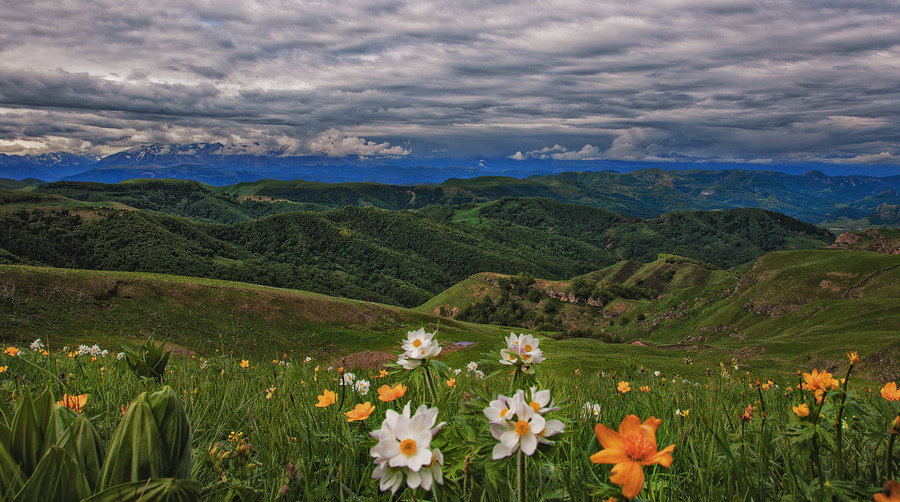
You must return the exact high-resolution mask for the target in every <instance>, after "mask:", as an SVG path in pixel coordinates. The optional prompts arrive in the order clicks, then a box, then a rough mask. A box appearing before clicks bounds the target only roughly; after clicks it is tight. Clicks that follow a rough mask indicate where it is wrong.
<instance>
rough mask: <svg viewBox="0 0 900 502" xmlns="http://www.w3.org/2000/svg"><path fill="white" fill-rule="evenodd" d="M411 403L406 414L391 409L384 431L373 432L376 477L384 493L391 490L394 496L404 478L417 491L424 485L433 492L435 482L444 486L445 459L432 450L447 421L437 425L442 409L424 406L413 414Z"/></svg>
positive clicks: (386, 417)
mask: <svg viewBox="0 0 900 502" xmlns="http://www.w3.org/2000/svg"><path fill="white" fill-rule="evenodd" d="M410 404H411V403H409V402H407V403H406V406H405V407H404V408H403V413H402V414H400V413H397V412H396V411H394V410H387V412H386V416H385V419H384V421H383V422H382V423H381V428H380V429H378V430H377V431H373V432H371V433H370V434H371V435H372V437H374V438H375V439H376V440H377V441H378V444H377V445H375V446H374V447H372V449H371V450H369V454H370V455H371V456H372V457H373V458H374V459H375V471H374V472H372V478H373V479H378V480H380V481H379V482H378V487H379V489H381V491H387V490H390V491H391V493H392V494H395V493H397V490H398V489H399V488H400V486H402V485H403V478H404V477H405V478H406V485H407V486H409V487H410V488H411V489H413V490H415V489H416V488H418V487H420V486H421V487H422V488H423V489H425V490H426V491H427V490H431V487H432V486H433V485H434V483H435V482H437V483H438V484H440V485H442V484H444V478H443V475H442V474H441V466H442V465H443V464H444V456H443V455H442V454H441V451H440V450H438V449H437V448H433V449H432V448H431V440H432V438H433V437H434V435H435V434H437V432H438V431H439V430H440V429H441V427H443V426H444V422H441V423H440V424H437V425H435V423H436V422H437V415H438V409H437V408H428V407H427V406H426V405H424V404H423V405H422V406H419V409H417V410H416V413H415V414H414V415H410Z"/></svg>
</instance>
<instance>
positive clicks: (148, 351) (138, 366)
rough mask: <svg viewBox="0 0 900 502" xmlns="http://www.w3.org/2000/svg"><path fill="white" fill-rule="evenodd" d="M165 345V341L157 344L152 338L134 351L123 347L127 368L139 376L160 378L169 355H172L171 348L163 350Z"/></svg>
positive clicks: (163, 373)
mask: <svg viewBox="0 0 900 502" xmlns="http://www.w3.org/2000/svg"><path fill="white" fill-rule="evenodd" d="M165 345H166V342H159V344H158V345H157V344H154V343H153V340H147V341H146V342H144V344H143V345H141V346H139V347H137V348H136V349H135V350H134V351H132V350H129V349H128V348H127V347H123V348H122V351H123V352H125V358H126V361H127V362H128V368H129V369H130V370H131V371H132V373H134V374H135V375H137V376H139V377H144V378H155V379H156V380H162V378H163V376H164V375H165V373H166V365H167V364H169V356H171V355H172V351H171V350H167V351H165V352H163V348H164V347H165Z"/></svg>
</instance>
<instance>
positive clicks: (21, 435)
mask: <svg viewBox="0 0 900 502" xmlns="http://www.w3.org/2000/svg"><path fill="white" fill-rule="evenodd" d="M22 395H23V397H22V402H21V403H19V408H18V409H17V410H16V413H15V415H13V420H12V424H11V426H10V433H11V436H10V441H9V454H10V456H12V458H13V460H15V462H16V463H17V464H18V465H20V466H21V467H22V471H23V472H24V473H25V475H26V476H31V474H32V473H33V472H34V469H35V468H36V467H37V464H38V461H39V460H40V452H41V448H42V447H43V444H44V437H43V436H44V434H43V428H42V427H41V424H40V423H39V422H38V417H37V413H36V412H35V407H34V402H33V401H32V399H31V392H29V390H28V389H25V390H24V391H23V392H22Z"/></svg>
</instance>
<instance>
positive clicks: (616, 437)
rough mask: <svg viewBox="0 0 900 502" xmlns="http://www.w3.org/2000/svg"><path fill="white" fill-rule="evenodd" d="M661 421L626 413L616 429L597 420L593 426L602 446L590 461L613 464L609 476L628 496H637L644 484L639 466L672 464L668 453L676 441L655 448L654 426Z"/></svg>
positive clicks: (667, 465)
mask: <svg viewBox="0 0 900 502" xmlns="http://www.w3.org/2000/svg"><path fill="white" fill-rule="evenodd" d="M661 423H662V420H660V419H658V418H656V417H650V418H648V419H647V420H645V421H644V423H643V424H642V423H641V419H639V418H638V417H637V416H635V415H628V416H626V417H625V418H624V419H622V423H620V424H619V432H616V431H614V430H612V429H610V428H609V427H607V426H605V425H603V424H597V426H596V427H595V428H594V433H595V434H596V435H597V439H598V440H599V441H600V444H601V445H603V450H600V451H599V452H597V453H595V454H593V455H591V462H593V463H595V464H615V465H614V466H613V468H612V472H611V473H610V477H609V480H610V481H611V482H613V483H615V484H617V485H621V486H622V494H623V495H625V497H627V498H629V499H631V498H634V497H636V496H637V494H638V493H640V491H641V488H643V486H644V469H643V468H642V466H645V465H653V464H660V465H662V466H663V467H669V466H670V465H672V455H671V453H672V452H673V451H675V445H674V444H671V445H669V446H667V447H665V449H663V450H661V451H657V449H656V429H657V428H658V427H659V424H661Z"/></svg>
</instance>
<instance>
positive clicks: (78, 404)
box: [56, 394, 88, 413]
mask: <svg viewBox="0 0 900 502" xmlns="http://www.w3.org/2000/svg"><path fill="white" fill-rule="evenodd" d="M87 398H88V396H87V394H81V395H80V396H73V395H71V394H63V398H62V399H61V400H59V401H57V402H56V404H58V405H60V406H65V407H67V408H69V409H71V410H73V411H76V412H78V413H81V410H83V409H84V405H85V404H87Z"/></svg>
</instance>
